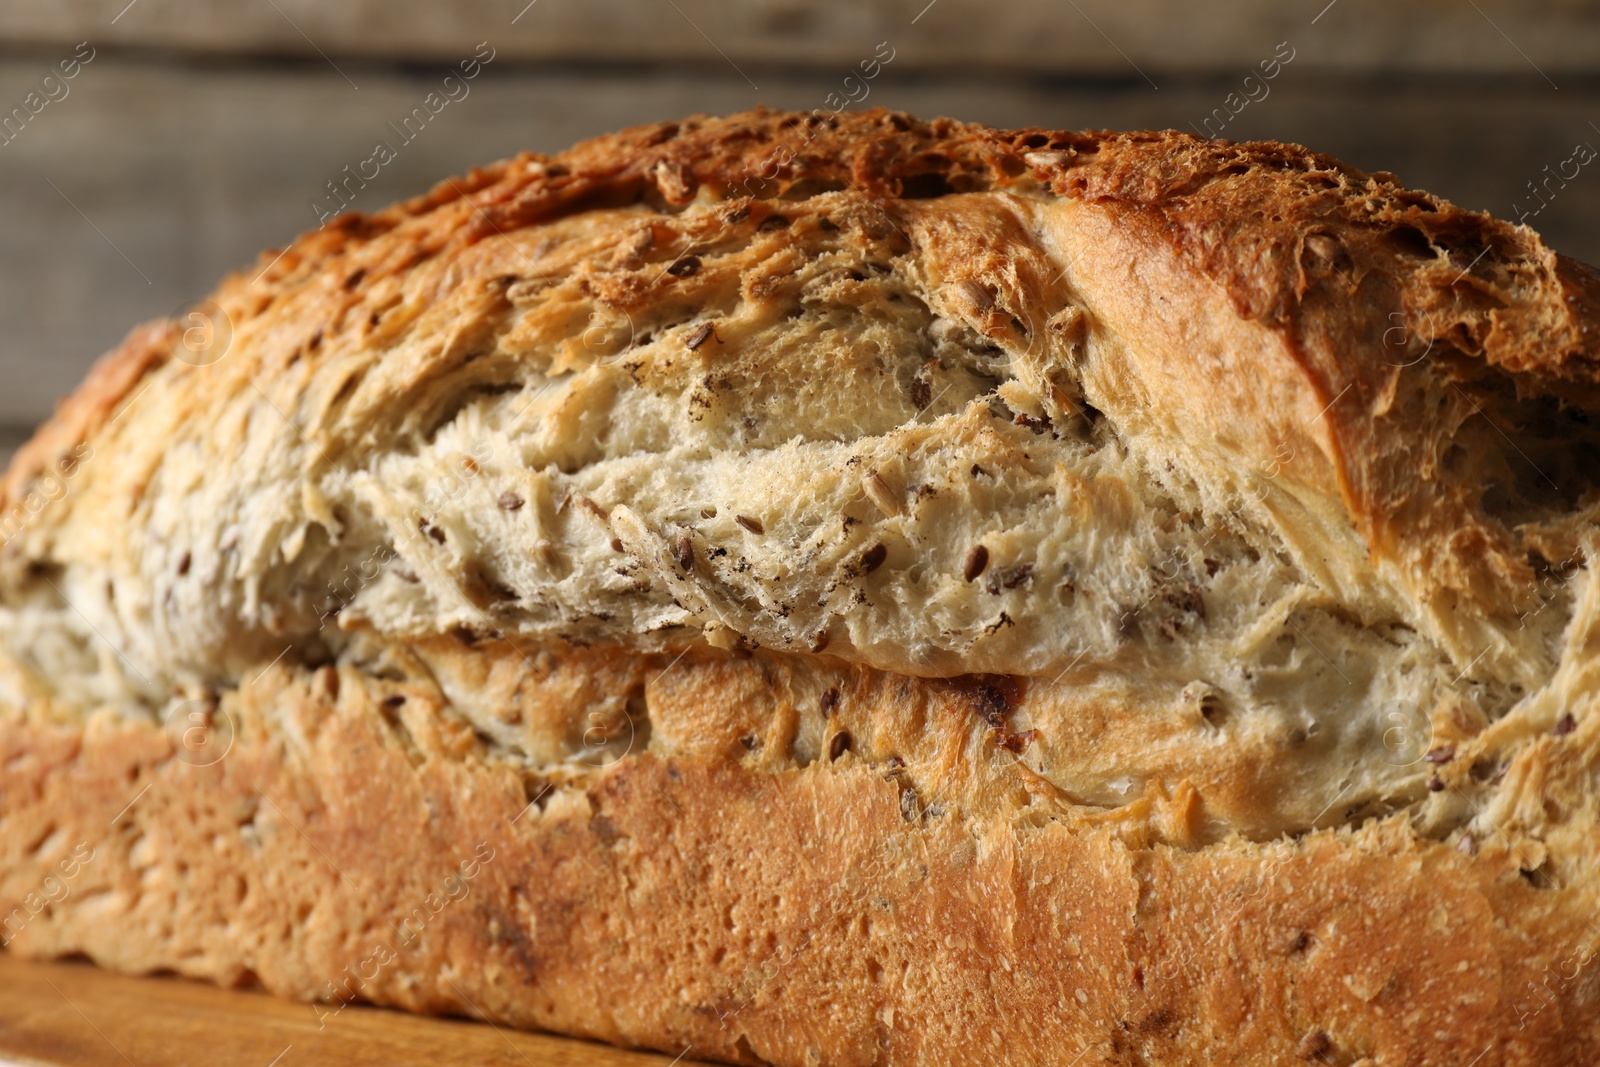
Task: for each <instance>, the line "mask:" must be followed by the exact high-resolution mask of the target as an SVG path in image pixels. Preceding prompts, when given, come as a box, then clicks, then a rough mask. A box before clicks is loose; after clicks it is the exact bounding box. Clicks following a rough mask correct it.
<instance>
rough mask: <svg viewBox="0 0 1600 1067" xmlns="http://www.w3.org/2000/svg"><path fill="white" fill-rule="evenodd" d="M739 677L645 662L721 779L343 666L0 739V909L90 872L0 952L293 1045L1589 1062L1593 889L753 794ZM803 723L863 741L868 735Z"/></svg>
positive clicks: (756, 783)
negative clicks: (604, 759) (474, 711)
mask: <svg viewBox="0 0 1600 1067" xmlns="http://www.w3.org/2000/svg"><path fill="white" fill-rule="evenodd" d="M461 654H462V655H468V654H469V653H467V652H466V651H465V650H463V652H462V653H461ZM556 655H557V656H558V657H560V658H558V660H557V665H556V667H555V670H554V673H555V674H556V675H566V674H580V675H583V676H584V682H585V683H586V684H593V685H596V686H599V687H601V688H611V687H615V686H617V685H619V684H624V685H625V684H626V683H627V681H628V676H629V675H631V674H633V673H635V672H636V671H638V670H639V669H640V668H641V667H642V668H643V669H644V670H645V671H647V672H648V673H649V674H652V675H653V674H657V673H658V672H659V670H660V669H661V667H663V666H665V664H666V663H667V659H666V658H665V657H662V658H659V659H656V660H653V661H651V662H649V663H648V664H640V663H635V662H633V661H632V659H631V658H630V654H629V653H627V652H626V651H624V650H607V654H605V655H598V656H585V655H581V654H574V653H570V652H569V653H559V652H558V653H556ZM777 659H778V658H775V657H770V656H768V655H767V654H765V653H762V654H758V655H756V656H754V657H749V658H746V659H743V660H740V661H738V662H734V663H730V662H728V661H725V660H722V659H721V658H719V657H710V656H706V657H701V656H690V657H685V659H684V660H683V661H680V662H679V663H678V664H677V665H676V666H675V667H674V671H675V673H676V678H675V679H674V680H673V682H672V683H671V684H672V686H673V688H674V689H675V692H673V693H672V694H671V695H670V696H668V695H665V694H663V695H661V697H660V703H661V704H662V705H664V706H665V705H673V704H677V703H679V702H681V706H682V707H683V708H684V709H697V711H696V722H697V724H698V725H700V726H701V727H702V728H703V729H706V734H707V736H706V737H705V738H704V739H703V742H704V749H705V752H706V753H709V752H715V751H718V750H721V752H722V754H721V755H710V754H696V755H688V756H679V757H670V758H662V757H657V756H652V755H647V754H636V755H632V756H629V757H628V758H626V759H623V760H621V761H619V762H617V763H614V764H611V765H609V766H607V767H605V768H603V769H599V770H597V771H594V772H592V773H589V774H586V775H570V776H567V777H566V778H565V779H562V780H551V779H538V778H533V777H529V776H527V775H526V773H525V772H524V770H523V769H522V768H520V767H518V766H516V765H515V764H512V763H509V762H506V761H503V760H501V761H496V760H494V759H492V758H489V757H487V756H486V754H485V753H484V752H483V750H482V747H481V745H478V744H477V743H475V741H474V739H473V738H472V736H471V733H470V731H468V730H465V729H462V728H461V727H460V725H459V724H457V725H456V727H455V729H454V730H452V729H451V728H450V724H449V723H448V721H444V722H442V723H441V721H440V719H438V718H436V717H434V716H433V715H431V714H429V713H428V712H426V711H418V712H416V713H415V714H412V713H410V709H412V708H413V707H414V706H415V705H416V704H418V703H420V702H421V699H422V698H421V697H420V696H418V695H415V694H414V699H413V700H412V701H411V702H410V703H408V704H407V705H405V706H402V708H401V709H400V712H399V714H398V715H394V714H392V713H391V715H390V716H389V717H388V718H386V715H385V712H384V705H383V699H384V697H385V696H388V695H392V687H391V686H389V685H386V684H385V683H382V682H379V681H374V680H373V679H371V678H370V677H368V676H365V675H363V674H361V673H359V672H355V671H348V670H346V671H339V672H337V675H338V678H339V681H338V684H337V696H336V697H331V696H330V692H329V691H330V688H331V681H330V679H331V676H332V675H333V673H334V672H333V669H332V668H325V669H324V671H323V673H321V674H320V675H318V674H314V673H306V672H291V671H289V670H287V669H285V668H282V667H277V668H274V669H273V670H272V671H271V672H269V674H268V675H267V676H266V677H265V678H263V679H262V680H261V681H259V682H258V683H257V684H256V685H255V686H253V687H252V688H251V689H250V690H249V692H248V694H247V695H245V696H244V697H242V698H241V702H240V703H239V704H237V705H234V706H231V707H230V708H229V713H230V714H231V715H234V716H236V717H237V721H236V722H235V723H234V726H235V729H236V731H237V732H236V735H235V738H234V741H233V747H232V750H231V751H229V752H228V754H227V756H226V758H225V759H221V760H219V761H218V762H216V763H214V764H212V765H209V766H204V767H201V766H196V765H193V764H192V763H190V762H186V761H185V760H184V759H183V758H182V749H181V747H180V748H177V749H175V747H174V745H173V739H172V736H171V735H170V734H168V733H163V732H162V731H161V730H159V729H157V728H155V727H151V726H144V725H130V724H119V723H113V722H109V721H104V720H101V721H97V722H94V723H91V724H90V725H89V726H88V728H87V729H62V728H58V727H45V726H34V727H27V728H18V729H10V730H8V731H6V733H5V736H4V739H3V741H0V744H3V746H4V748H3V753H0V755H3V759H0V766H3V767H4V768H5V771H4V781H3V785H4V795H5V796H6V798H7V811H6V815H7V830H6V833H5V835H4V836H3V838H0V843H3V848H4V853H3V855H4V870H5V871H6V883H5V888H6V892H7V894H8V896H9V895H10V894H12V893H15V892H17V887H20V886H27V885H32V884H37V883H38V882H40V881H41V880H42V879H44V878H45V877H47V876H48V875H49V874H50V873H51V871H52V870H53V869H54V866H53V865H55V864H56V863H57V862H58V861H59V860H60V859H61V858H62V857H63V856H64V855H66V854H68V853H69V852H70V849H71V847H72V846H73V845H74V844H75V843H78V842H89V843H90V844H91V845H92V847H93V857H92V858H91V859H89V860H88V861H87V862H85V863H83V865H82V868H81V871H79V872H78V873H77V874H76V876H75V878H74V879H72V880H71V881H70V883H69V885H70V893H69V894H67V895H66V897H65V898H64V899H63V900H61V901H60V902H59V903H57V904H55V905H53V906H52V907H51V908H50V909H49V910H48V911H47V912H46V913H44V914H40V915H37V916H35V917H33V918H32V919H31V921H30V922H29V923H28V924H27V926H26V927H25V929H23V930H20V931H19V932H17V933H16V934H15V935H14V936H13V938H12V943H11V945H10V948H11V950H13V951H18V952H23V953H25V954H29V955H36V956H50V955H62V954H69V953H76V952H83V953H87V954H88V955H90V956H91V957H93V958H94V959H95V960H97V961H98V962H100V963H101V964H102V965H105V966H110V967H114V968H117V969H120V970H125V971H131V972H148V971H154V970H176V971H178V972H180V973H183V974H187V975H191V976H194V977H201V978H208V979H212V980H216V981H221V982H224V983H236V982H250V981H259V982H260V983H262V984H263V985H265V986H266V987H267V988H268V989H270V990H272V991H273V992H276V993H279V994H283V995H287V996H292V997H298V998H301V999H306V1000H320V1001H321V1003H319V1004H313V1005H309V1006H308V1008H307V1011H310V1012H315V1013H317V1014H318V1016H319V1017H321V1019H322V1022H323V1024H324V1025H328V1026H336V1025H338V1019H337V1014H338V1009H339V1006H340V1003H341V1002H348V1001H349V1000H351V999H354V998H355V997H359V998H361V999H363V1000H369V1001H372V1002H374V1003H379V1004H391V1005H395V1006H399V1007H403V1008H406V1009H408V1010H413V1011H425V1012H444V1013H459V1014H465V1015H472V1016H476V1017H481V1018H488V1019H492V1020H495V1021H500V1022H509V1023H512V1024H515V1025H518V1026H524V1027H536V1028H542V1029H550V1030H555V1031H558V1032H562V1033H570V1034H579V1035H583V1036H587V1037H593V1038H597V1039H599V1040H604V1041H610V1042H615V1043H620V1044H628V1045H639V1046H644V1047H649V1048H656V1049H660V1050H662V1051H665V1052H670V1053H674V1054H675V1053H677V1052H681V1051H683V1049H684V1048H685V1047H686V1046H690V1047H692V1049H693V1052H692V1055H694V1056H696V1057H705V1058H711V1059H720V1060H726V1061H729V1062H740V1063H761V1062H770V1063H784V1064H788V1063H794V1064H803V1063H818V1062H821V1063H840V1064H853V1063H861V1064H868V1063H905V1064H955V1063H968V1062H971V1060H972V1058H973V1057H974V1056H982V1058H984V1059H986V1060H989V1061H991V1062H997V1063H1035V1062H1037V1063H1071V1062H1073V1061H1074V1059H1076V1058H1078V1057H1083V1059H1084V1060H1085V1061H1088V1062H1104V1063H1124V1064H1133V1063H1160V1064H1209V1063H1215V1062H1217V1061H1218V1060H1219V1059H1222V1058H1227V1059H1229V1060H1230V1061H1231V1062H1238V1063H1246V1064H1255V1063H1260V1064H1269V1063H1272V1064H1276V1063H1284V1062H1293V1061H1297V1060H1300V1059H1309V1060H1310V1061H1312V1062H1317V1061H1319V1060H1321V1061H1324V1062H1330V1063H1372V1064H1419V1065H1421V1064H1440V1065H1443V1064H1452V1065H1453V1064H1463V1063H1469V1062H1478V1063H1484V1064H1506V1065H1510V1064H1529V1065H1532V1064H1541V1065H1547V1064H1567V1063H1571V1064H1577V1063H1585V1062H1588V1061H1589V1060H1590V1059H1591V1058H1592V1057H1593V1056H1594V1055H1595V1054H1596V1050H1597V1048H1600V1030H1597V1026H1596V1018H1597V1015H1596V1012H1595V1002H1596V998H1597V996H1600V985H1597V983H1596V981H1595V979H1594V973H1593V970H1592V968H1589V967H1588V966H1586V964H1587V962H1588V957H1587V954H1586V953H1587V952H1589V951H1592V947H1590V948H1585V947H1584V946H1592V944H1593V941H1592V935H1591V934H1590V933H1589V931H1588V929H1587V927H1588V922H1589V920H1588V916H1589V915H1592V913H1593V911H1592V909H1593V905H1594V900H1593V890H1592V888H1591V887H1590V886H1588V885H1582V886H1569V887H1565V888H1560V889H1545V888H1537V887H1536V886H1535V885H1534V884H1532V883H1530V882H1529V881H1528V880H1527V879H1526V878H1524V877H1522V876H1520V875H1519V872H1518V862H1517V860H1516V858H1515V856H1514V855H1513V853H1512V851H1511V850H1509V849H1508V848H1506V847H1505V846H1504V843H1502V842H1497V841H1496V840H1493V839H1491V840H1487V841H1485V842H1483V843H1482V846H1481V847H1480V848H1479V850H1478V851H1477V853H1476V854H1475V855H1472V856H1468V855H1465V854H1463V853H1462V852H1460V851H1458V850H1456V849H1454V848H1451V847H1449V846H1447V845H1444V844H1440V843H1437V842H1431V841H1425V840H1420V839H1418V838H1417V837H1416V836H1415V834H1413V833H1412V832H1411V831H1410V830H1409V829H1408V828H1407V827H1406V825H1405V823H1404V820H1401V819H1389V820H1385V821H1375V822H1369V823H1368V824H1366V825H1364V826H1362V827H1360V828H1359V829H1350V828H1342V829H1338V830H1325V831H1316V832H1313V833H1310V834H1307V835H1304V836H1302V837H1300V838H1299V839H1297V840H1280V841H1274V842H1267V843H1250V842H1245V841H1237V840H1236V841H1231V842H1228V843H1226V844H1222V845H1217V846H1212V847H1208V848H1205V849H1199V850H1186V849H1183V848H1177V847H1173V846H1170V845H1161V844H1152V843H1150V841H1149V835H1150V827H1149V825H1148V824H1150V823H1154V822H1158V821H1159V819H1158V818H1157V817H1153V816H1152V815H1151V813H1150V812H1149V811H1148V809H1149V807H1150V805H1149V804H1148V802H1147V803H1146V804H1145V805H1144V807H1145V808H1146V809H1147V810H1146V811H1145V813H1144V814H1143V815H1142V816H1141V814H1140V813H1139V812H1137V811H1133V812H1129V811H1123V812H1117V813H1110V814H1108V816H1107V817H1105V818H1102V819H1100V820H1098V822H1097V821H1095V820H1089V821H1079V822H1077V824H1076V825H1071V824H1070V823H1064V822H1061V821H1055V820H1042V821H1039V822H1038V823H1037V824H1036V825H1031V826H1029V825H1019V824H1018V823H1019V813H1018V812H1017V811H1015V810H1010V811H1009V812H1008V809H1011V808H1014V807H1016V806H1017V805H1015V804H1012V805H1007V804H1004V803H995V804H992V805H991V812H992V813H986V814H985V815H981V816H980V815H976V814H965V815H963V814H960V813H959V808H958V805H957V803H956V802H955V798H954V797H948V798H941V797H939V796H931V795H930V796H919V797H918V798H917V799H916V800H914V801H911V802H907V801H906V800H905V799H904V794H903V789H904V785H903V783H902V782H900V781H898V780H897V774H896V769H895V767H894V765H893V764H892V763H891V762H890V761H889V756H890V754H891V752H890V750H889V745H888V743H887V739H885V743H884V744H883V747H882V748H880V749H878V750H876V751H866V752H861V751H850V752H847V753H844V754H842V755H841V756H840V758H839V759H837V760H834V761H828V760H826V759H820V760H818V761H816V762H814V763H812V764H810V765H809V766H807V767H805V768H803V769H797V770H793V771H790V772H789V773H784V774H773V773H770V772H769V771H766V770H763V768H762V767H761V762H760V755H759V753H757V754H756V755H755V757H754V758H752V757H751V754H750V753H749V752H745V755H746V758H745V759H744V760H737V759H732V758H729V757H728V756H727V755H726V750H727V748H729V747H737V748H738V750H740V751H745V750H744V749H743V748H742V747H741V746H739V742H738V740H737V739H736V738H734V737H732V736H729V728H730V727H731V726H732V725H733V722H734V720H737V719H741V718H744V717H746V716H748V717H751V718H753V719H755V720H758V721H761V720H770V719H771V718H773V717H778V716H781V715H782V713H783V708H782V699H781V696H777V695H774V694H776V693H777V692H779V691H778V690H776V689H775V688H774V687H773V686H772V684H771V678H772V675H773V673H774V672H776V671H782V670H783V669H784V664H782V663H781V662H777ZM877 681H878V682H879V683H880V684H884V685H886V686H891V687H893V688H894V689H895V690H896V691H897V692H896V695H894V696H892V697H891V698H890V701H889V703H890V710H891V711H898V712H900V713H901V714H902V715H903V713H904V710H905V708H906V707H907V706H908V705H911V704H915V705H918V706H920V707H923V708H924V709H925V714H926V716H927V718H928V719H929V720H930V721H929V722H928V723H927V725H926V727H925V729H926V730H927V731H928V732H929V733H930V735H933V736H936V737H938V738H940V739H941V743H942V744H944V745H946V746H949V747H953V748H955V750H956V751H954V752H952V753H951V761H952V764H953V766H952V770H951V774H950V777H948V778H947V779H946V781H947V783H948V784H949V788H950V790H951V792H952V793H956V792H959V791H960V790H961V789H962V788H963V787H962V786H961V785H960V784H959V777H960V776H961V775H964V774H970V775H973V776H976V777H978V778H981V779H987V780H988V781H986V782H985V783H984V784H985V788H987V789H989V790H993V791H995V792H996V793H998V792H1000V791H1001V790H1005V789H1006V788H1007V782H1006V779H1010V783H1011V784H1010V790H1011V791H1012V792H1015V791H1016V788H1015V784H1014V783H1015V776H1016V772H1015V771H1013V770H1007V769H1006V768H1005V767H1004V766H1003V765H1002V764H999V763H994V762H993V761H988V760H982V759H976V760H974V759H971V757H970V756H969V755H968V752H967V751H963V750H970V745H971V744H972V743H974V742H980V743H981V741H982V740H983V739H984V737H985V735H987V734H988V732H989V731H988V729H987V727H986V726H985V724H983V723H982V722H981V720H977V721H975V716H974V715H973V714H972V711H971V706H970V703H969V702H967V701H965V700H964V699H962V698H961V697H959V696H958V695H954V694H953V692H952V690H951V689H950V687H948V686H944V687H943V689H942V691H941V689H940V687H941V683H938V682H929V681H920V680H917V681H912V680H905V679H900V680H892V679H878V680H877ZM752 699H753V700H754V701H762V700H765V701H767V706H765V707H755V708H752V707H751V706H750V703H751V701H752ZM841 707H842V708H843V709H844V710H843V711H842V712H841V713H840V714H841V715H842V716H843V717H844V718H845V719H846V721H847V722H848V724H849V725H851V726H854V727H856V729H857V730H862V732H865V731H864V730H863V725H862V724H863V719H864V718H866V717H867V715H868V714H869V713H864V712H862V711H861V710H860V709H857V708H853V707H852V701H849V700H846V701H844V702H842V704H841ZM666 714H668V715H670V714H671V712H670V711H669V712H667V713H666ZM719 718H720V719H721V720H722V723H721V725H722V731H721V733H720V735H718V734H716V733H714V732H713V730H712V729H708V727H712V726H713V724H715V723H716V721H717V720H718V719H719ZM991 747H992V746H991ZM963 763H969V766H968V767H967V768H966V769H964V770H962V769H959V768H960V766H961V764H963ZM130 800H131V801H132V802H131V804H130ZM941 806H943V807H944V811H943V813H942V814H941V813H939V809H940V807H941ZM1119 823H1120V824H1121V825H1120V826H1119V825H1118V824H1119ZM1139 824H1145V825H1143V826H1140V825H1139ZM1141 837H1143V838H1144V840H1143V841H1141ZM402 857H403V862H401V861H400V860H401V858H402ZM452 879H454V880H453V881H452ZM403 921H404V922H407V923H408V924H409V925H408V926H407V928H406V929H407V933H406V934H402V933H400V931H399V928H398V927H397V926H396V924H398V923H401V922H403ZM352 976H353V977H352ZM1474 1057H1479V1058H1478V1059H1477V1060H1476V1061H1474Z"/></svg>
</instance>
